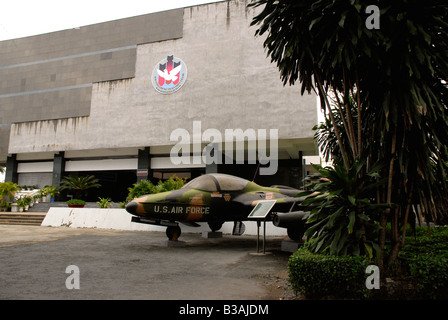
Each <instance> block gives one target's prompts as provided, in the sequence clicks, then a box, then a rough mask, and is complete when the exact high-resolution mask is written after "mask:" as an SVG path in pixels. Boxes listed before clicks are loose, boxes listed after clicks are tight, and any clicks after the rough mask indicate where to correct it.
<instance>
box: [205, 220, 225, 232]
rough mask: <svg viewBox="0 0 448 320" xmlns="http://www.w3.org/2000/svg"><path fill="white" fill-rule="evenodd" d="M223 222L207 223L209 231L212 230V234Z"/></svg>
mask: <svg viewBox="0 0 448 320" xmlns="http://www.w3.org/2000/svg"><path fill="white" fill-rule="evenodd" d="M223 223H224V222H222V221H209V222H208V226H209V227H210V229H211V230H212V232H216V231H218V230H219V229H221V227H222V225H223Z"/></svg>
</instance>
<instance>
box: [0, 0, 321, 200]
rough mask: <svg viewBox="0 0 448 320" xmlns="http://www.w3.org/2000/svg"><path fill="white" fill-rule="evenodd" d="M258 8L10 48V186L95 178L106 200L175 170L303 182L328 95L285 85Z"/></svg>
mask: <svg viewBox="0 0 448 320" xmlns="http://www.w3.org/2000/svg"><path fill="white" fill-rule="evenodd" d="M255 10H257V9H253V8H247V1H241V0H232V1H222V2H217V3H211V4H206V5H198V6H193V7H187V8H181V9H174V10H169V11H164V12H157V13H151V14H146V15H141V16H136V17H132V18H126V19H120V20H116V21H110V22H105V23H98V24H94V25H89V26H85V27H80V28H75V29H70V30H63V31H58V32H53V33H48V34H42V35H37V36H31V37H26V38H19V39H13V40H7V41H2V42H0V56H1V60H0V137H1V139H0V164H3V165H4V166H6V181H13V182H16V183H18V184H20V185H37V186H38V187H43V186H45V185H59V184H60V181H61V178H62V177H63V176H65V175H91V174H93V175H95V176H96V177H97V178H98V179H100V183H101V184H102V185H103V188H101V190H97V191H94V192H93V193H92V194H91V196H92V197H94V196H95V197H96V198H95V199H94V200H95V201H96V199H97V197H98V196H109V197H112V198H113V200H114V201H123V200H124V198H125V197H126V195H127V193H128V191H127V188H128V187H130V186H131V185H132V184H133V183H136V182H137V181H139V180H141V179H150V180H151V181H154V182H157V181H158V180H159V179H166V178H168V177H169V176H170V175H172V174H173V173H175V174H177V175H178V176H180V177H187V178H194V177H196V176H198V175H200V174H203V173H205V172H224V173H231V174H234V175H238V176H241V177H245V178H248V179H250V180H252V179H253V178H254V177H255V182H258V183H260V184H262V185H272V184H283V185H291V186H298V184H300V180H301V178H302V177H303V175H304V171H305V165H304V161H303V157H304V156H312V155H317V154H318V150H317V146H316V144H315V142H314V140H313V134H314V132H313V131H312V127H313V126H314V125H315V124H316V123H317V100H316V96H315V95H308V94H306V93H305V95H304V96H301V94H300V89H299V87H297V86H296V87H290V86H283V84H282V82H281V80H280V77H279V72H278V69H277V67H276V66H275V65H274V64H271V62H270V58H269V57H267V56H266V52H265V50H264V48H263V38H262V37H257V38H256V37H255V36H254V34H255V29H256V28H255V27H250V22H251V21H252V18H253V17H254V15H255V14H256V12H255ZM260 151H263V152H260ZM238 152H240V153H238ZM232 155H233V157H232ZM238 155H239V156H240V157H238ZM241 157H243V159H242V158H241ZM254 157H255V159H254ZM263 157H264V158H263ZM207 159H208V160H207ZM210 159H212V160H213V159H214V160H218V159H219V160H218V161H209V160H210ZM263 159H264V160H263ZM266 159H268V160H269V161H270V162H271V163H269V161H266ZM221 160H222V161H221ZM273 161H276V162H277V163H276V165H275V167H273V166H271V165H272V162H273ZM269 166H271V168H272V169H274V170H271V172H268V174H264V175H260V174H257V173H259V171H260V169H262V168H268V167H269Z"/></svg>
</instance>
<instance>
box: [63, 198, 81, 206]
mask: <svg viewBox="0 0 448 320" xmlns="http://www.w3.org/2000/svg"><path fill="white" fill-rule="evenodd" d="M65 203H66V204H74V205H85V204H86V202H85V201H84V200H81V199H71V200H68V201H66V202H65Z"/></svg>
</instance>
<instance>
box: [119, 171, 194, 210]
mask: <svg viewBox="0 0 448 320" xmlns="http://www.w3.org/2000/svg"><path fill="white" fill-rule="evenodd" d="M185 181H186V179H182V178H179V177H177V176H176V175H173V176H171V177H170V178H169V179H168V180H165V181H163V182H162V181H159V183H158V184H157V185H154V184H153V183H152V182H151V181H149V180H143V181H141V182H139V183H134V185H133V186H132V187H130V188H129V195H128V197H127V198H126V203H128V202H130V201H132V200H133V199H135V198H139V197H141V196H144V195H146V194H153V193H160V192H165V191H171V190H177V189H179V188H181V187H182V186H183V185H184V184H185Z"/></svg>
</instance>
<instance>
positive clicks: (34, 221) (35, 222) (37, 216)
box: [0, 212, 47, 226]
mask: <svg viewBox="0 0 448 320" xmlns="http://www.w3.org/2000/svg"><path fill="white" fill-rule="evenodd" d="M46 214H47V213H46V212H32V213H28V212H2V213H0V224H14V225H27V226H40V225H41V224H42V221H43V220H44V218H45V215H46Z"/></svg>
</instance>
